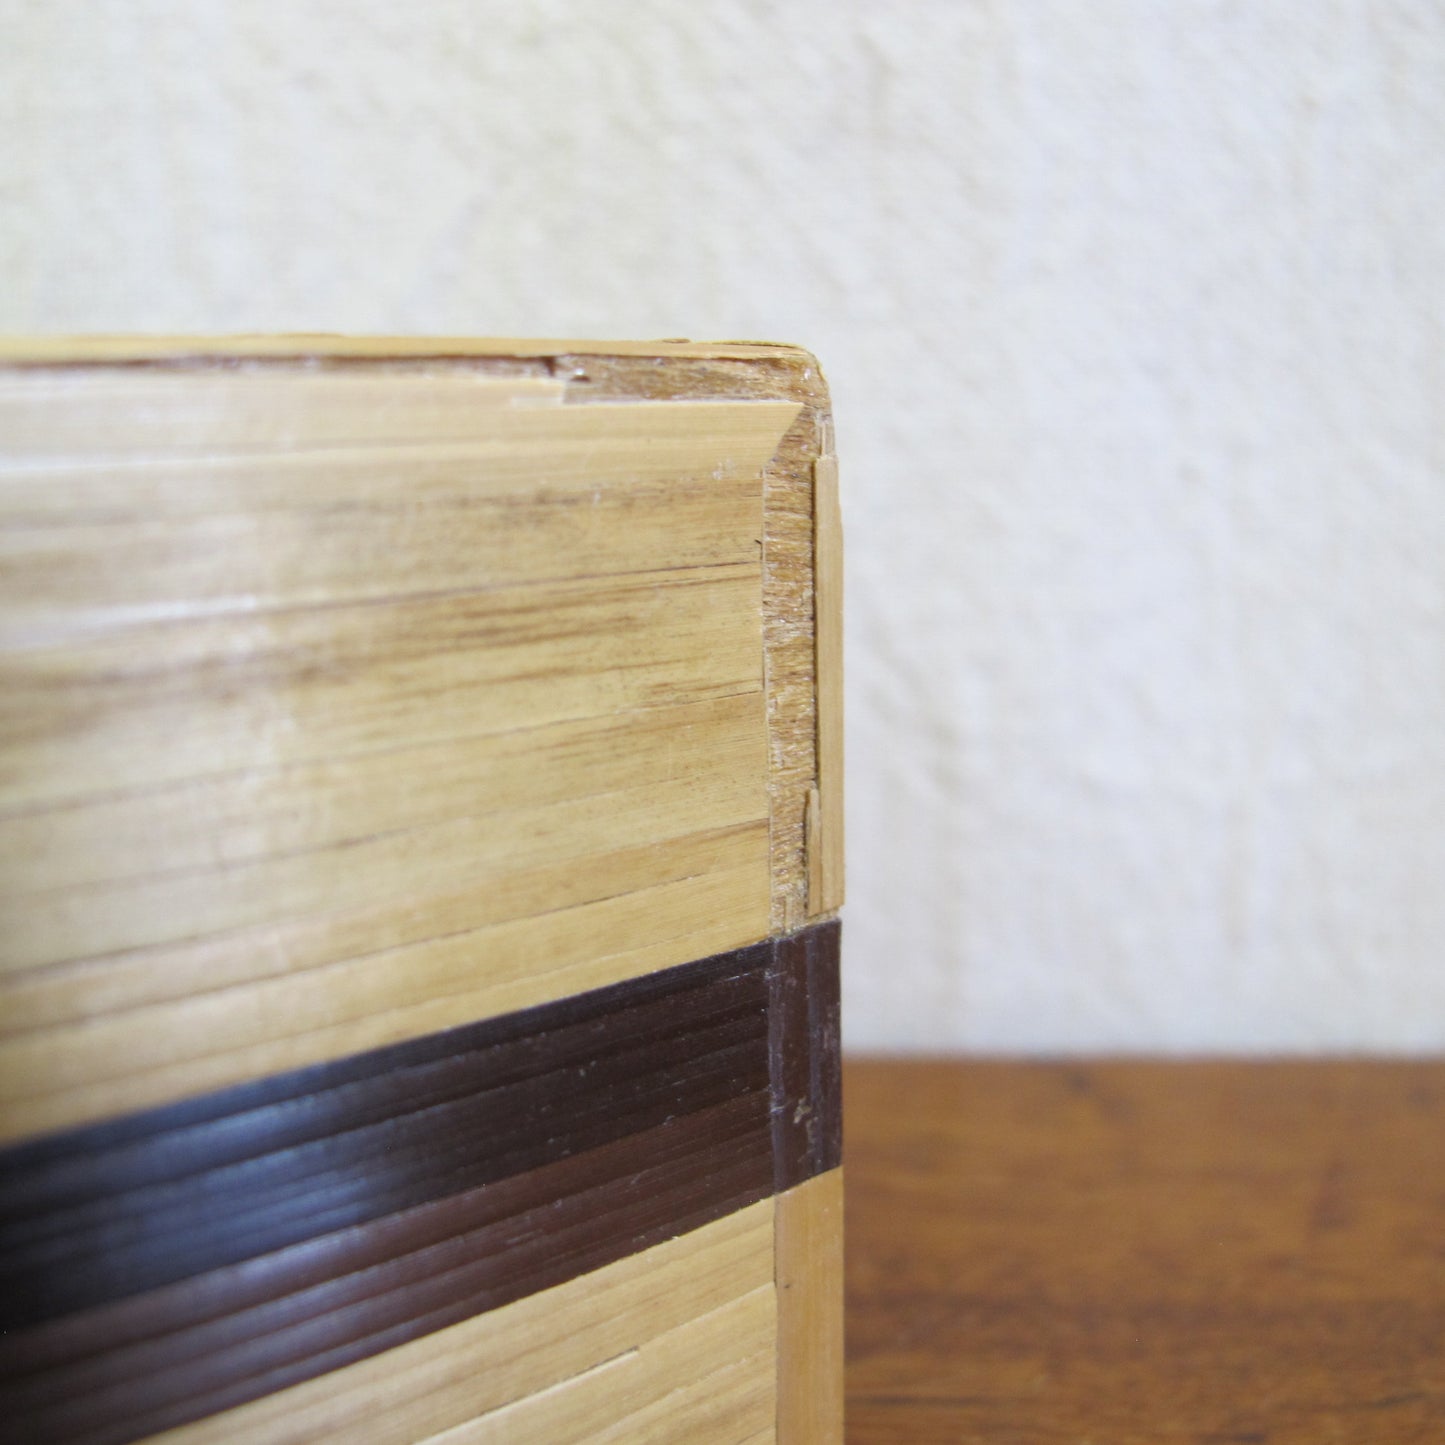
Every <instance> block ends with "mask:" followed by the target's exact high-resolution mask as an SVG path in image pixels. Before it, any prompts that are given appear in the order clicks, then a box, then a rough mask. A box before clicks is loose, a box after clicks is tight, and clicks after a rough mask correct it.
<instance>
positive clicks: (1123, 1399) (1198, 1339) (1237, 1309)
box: [844, 1060, 1445, 1445]
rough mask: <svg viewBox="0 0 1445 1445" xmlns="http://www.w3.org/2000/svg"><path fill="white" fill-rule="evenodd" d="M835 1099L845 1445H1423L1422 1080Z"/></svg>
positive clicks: (1435, 1139) (1438, 1307) (1443, 1223)
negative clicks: (839, 1142) (841, 1120)
mask: <svg viewBox="0 0 1445 1445" xmlns="http://www.w3.org/2000/svg"><path fill="white" fill-rule="evenodd" d="M844 1087H845V1095H844V1097H845V1111H846V1118H847V1138H846V1146H845V1147H846V1155H845V1162H846V1172H845V1177H846V1181H847V1229H848V1275H847V1287H848V1366H847V1395H848V1440H849V1441H850V1442H854V1445H872V1442H881V1441H909V1442H920V1445H927V1442H932V1441H939V1442H943V1441H946V1442H949V1445H969V1442H975V1441H978V1442H990V1445H1064V1442H1068V1445H1086V1442H1087V1445H1205V1442H1208V1445H1236V1442H1237V1445H1297V1442H1298V1445H1321V1442H1334V1441H1342V1442H1349V1445H1373V1442H1390V1445H1406V1442H1420V1445H1445V1064H1435V1063H1376V1062H1311V1063H1202V1064H1198V1063H1189V1064H1180V1063H1060V1064H1027V1063H1024V1064H1020V1063H974V1062H908V1063H902V1062H890V1061H874V1060H858V1061H854V1062H851V1063H850V1064H849V1065H848V1067H847V1069H846V1072H845V1085H844Z"/></svg>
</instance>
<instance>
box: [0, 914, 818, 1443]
mask: <svg viewBox="0 0 1445 1445" xmlns="http://www.w3.org/2000/svg"><path fill="white" fill-rule="evenodd" d="M837 945H838V930H837V925H836V924H826V925H822V926H820V927H819V928H816V929H812V930H808V931H807V932H805V933H804V934H801V935H796V936H795V937H794V938H791V939H784V940H778V941H775V942H768V943H763V944H757V945H754V946H753V947H751V948H746V949H740V950H737V951H735V952H732V953H728V954H723V955H719V956H718V957H716V958H711V959H706V960H702V961H700V962H698V963H693V964H688V965H684V966H683V967H681V968H676V969H670V970H667V971H665V972H663V973H660V974H654V975H650V976H648V977H646V978H643V979H638V980H632V981H629V982H626V983H623V984H618V985H616V986H614V987H611V988H606V989H600V990H597V991H595V992H593V993H589V994H583V995H578V996H575V997H573V998H569V999H564V1000H561V1001H559V1002H557V1003H554V1004H547V1005H544V1006H542V1007H540V1008H535V1009H528V1010H525V1011H524V1012H521V1013H518V1014H513V1015H509V1016H507V1017H506V1018H502V1019H494V1020H488V1021H486V1022H484V1023H480V1024H475V1025H470V1026H468V1027H465V1028H461V1029H453V1030H448V1031H447V1032H446V1033H443V1034H437V1035H433V1036H431V1037H429V1038H426V1039H420V1040H415V1041H412V1042H409V1043H406V1044H401V1045H397V1046H395V1047H392V1048H388V1049H382V1050H377V1051H374V1052H372V1053H368V1054H364V1055H357V1056H355V1057H353V1058H350V1059H345V1060H341V1061H338V1062H336V1063H333V1064H326V1065H322V1066H320V1067H317V1068H312V1069H306V1070H301V1071H297V1072H295V1073H291V1074H287V1075H284V1076H276V1077H274V1078H270V1079H266V1080H262V1081H260V1082H258V1083H256V1084H251V1085H245V1086H243V1087H241V1088H237V1089H230V1090H226V1091H224V1092H222V1093H217V1094H212V1095H209V1096H207V1097H205V1098H201V1099H195V1100H188V1101H186V1102H185V1103H182V1104H178V1105H174V1106H171V1107H169V1108H165V1109H157V1110H151V1111H148V1112H147V1113H145V1114H137V1115H133V1116H129V1117H127V1118H124V1119H119V1120H114V1121H111V1122H108V1123H106V1124H102V1125H98V1126H94V1127H91V1128H87V1129H82V1130H75V1131H71V1132H69V1133H66V1134H63V1135H57V1136H52V1137H50V1138H47V1139H43V1140H39V1141H36V1142H34V1143H31V1144H26V1145H23V1146H20V1147H18V1148H13V1149H10V1150H7V1151H4V1153H3V1154H0V1323H3V1328H4V1331H5V1333H4V1334H3V1335H0V1409H3V1410H4V1412H5V1414H4V1418H5V1419H6V1422H7V1429H11V1430H14V1431H15V1432H16V1438H21V1439H26V1440H35V1441H47V1440H57V1441H60V1440H64V1441H87V1442H105V1441H110V1442H117V1445H120V1442H125V1441H129V1440H135V1439H139V1438H142V1437H143V1436H145V1435H149V1434H153V1433H155V1432H157V1431H160V1430H163V1429H168V1428H170V1427H172V1426H174V1425H178V1424H182V1423H185V1422H186V1421H189V1420H194V1419H199V1418H201V1417H203V1416H205V1415H209V1414H214V1413H216V1412H218V1411H221V1410H225V1409H229V1408H231V1407H233V1406H235V1405H238V1404H241V1403H244V1402H245V1401H247V1400H251V1399H256V1398H258V1397H260V1396H262V1395H265V1394H269V1393H271V1392H273V1391H275V1390H279V1389H283V1388H285V1387H286V1386H288V1385H292V1384H296V1383H299V1382H300V1381H302V1380H305V1379H310V1378H312V1377H314V1376H316V1375H319V1374H323V1373H325V1372H327V1371H329V1370H333V1369H337V1368H339V1367H340V1366H342V1365H345V1364H349V1363H352V1362H353V1361H356V1360H360V1359H364V1358H366V1357H367V1356H369V1355H373V1354H376V1353H378V1352H380V1351H381V1350H385V1349H389V1348H392V1347H393V1346H395V1345H397V1344H401V1343H404V1342H405V1341H407V1340H411V1339H415V1338H417V1337H419V1336H420V1335H423V1334H427V1333H429V1332H431V1331H433V1330H437V1329H441V1328H443V1327H445V1326H446V1325H449V1324H453V1323H456V1322H458V1321H460V1320H463V1319H467V1318H469V1317H471V1316H472V1315H475V1314H478V1313H481V1312H482V1311H485V1310H488V1309H494V1308H496V1307H498V1306H499V1305H502V1304H505V1303H508V1302H510V1301H512V1300H515V1299H519V1298H522V1297H524V1296H525V1295H528V1294H531V1293H534V1292H535V1291H537V1290H539V1289H545V1288H548V1287H550V1286H551V1285H554V1284H560V1283H562V1282H564V1281H565V1280H567V1279H571V1278H573V1277H575V1276H576V1275H578V1274H581V1273H584V1272H586V1271H588V1270H592V1269H596V1268H599V1267H600V1266H601V1265H603V1264H606V1263H609V1262H611V1261H613V1260H615V1259H619V1258H622V1257H624V1256H626V1255H628V1254H631V1253H633V1252H635V1251H637V1250H639V1249H644V1248H647V1247H648V1246H649V1245H651V1244H654V1243H658V1242H660V1241H661V1240H663V1239H667V1238H670V1237H672V1236H674V1235H677V1234H679V1233H681V1232H683V1231H685V1230H688V1229H692V1228H696V1227H698V1226H699V1225H701V1224H703V1223H706V1222H708V1221H710V1220H713V1219H717V1218H720V1217H721V1216H722V1215H724V1214H727V1213H730V1212H732V1211H733V1210H735V1209H738V1208H741V1207H742V1206H743V1205H745V1204H748V1203H751V1202H753V1201H755V1200H757V1199H760V1198H763V1197H764V1196H765V1195H767V1194H768V1193H769V1192H771V1191H772V1190H773V1189H775V1188H785V1187H788V1186H789V1185H790V1184H792V1183H796V1182H799V1181H800V1180H801V1179H803V1178H807V1177H808V1176H809V1175H810V1174H811V1173H816V1172H818V1171H819V1170H821V1169H826V1168H831V1167H832V1166H833V1165H834V1164H836V1163H837V1162H838V1149H839V1143H840V1135H839V1129H838V1122H839V1109H838V1081H837V951H838V949H837Z"/></svg>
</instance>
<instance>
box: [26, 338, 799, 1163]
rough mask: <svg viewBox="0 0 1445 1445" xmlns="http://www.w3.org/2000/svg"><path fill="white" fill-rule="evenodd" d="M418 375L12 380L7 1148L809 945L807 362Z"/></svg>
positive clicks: (716, 354)
mask: <svg viewBox="0 0 1445 1445" xmlns="http://www.w3.org/2000/svg"><path fill="white" fill-rule="evenodd" d="M168 345H169V344H168V343H166V344H162V343H157V344H156V346H155V347H154V348H152V352H151V354H153V355H170V354H172V353H171V352H170V351H168ZM203 349H204V348H203ZM183 350H184V348H183ZM406 351H407V348H405V347H403V348H401V350H400V351H393V350H391V349H389V346H388V344H385V343H377V345H376V347H375V348H373V349H368V347H367V346H364V345H360V344H358V345H357V346H355V347H351V346H349V345H346V344H340V343H338V346H337V348H336V350H335V351H334V352H330V353H322V354H321V360H320V362H318V360H317V358H316V357H315V356H310V357H308V359H307V362H306V364H305V365H297V364H295V363H292V362H286V361H280V360H276V361H264V360H261V361H258V360H254V359H252V360H245V361H238V362H236V363H234V364H231V365H228V366H219V365H216V364H212V363H205V364H202V363H192V364H186V365H181V364H161V365H158V364H144V365H136V364H132V365H124V366H122V365H113V366H112V365H103V364H96V362H95V358H96V357H97V356H109V355H111V354H113V352H114V345H113V344H112V343H104V342H101V343H94V344H93V345H92V344H91V343H77V344H76V347H75V349H74V350H73V352H71V353H66V352H65V350H64V347H63V346H62V347H60V349H59V350H58V351H57V350H56V349H55V348H53V347H52V348H47V347H45V346H41V347H40V348H39V349H38V352H36V353H34V354H31V355H29V357H28V360H29V361H30V362H31V363H32V364H30V365H28V366H27V365H21V364H14V365H12V366H11V368H10V370H8V371H4V372H0V416H3V420H4V427H3V434H4V435H5V437H6V443H5V454H4V458H3V460H0V618H3V622H0V684H3V685H0V910H3V914H4V919H5V924H6V926H5V928H4V930H3V933H0V938H3V943H0V1139H6V1138H8V1139H15V1138H21V1137H25V1136H26V1135H29V1134H34V1133H37V1132H40V1131H44V1130H47V1129H55V1128H62V1127H68V1126H71V1125H74V1124H77V1123H80V1122H83V1121H85V1120H87V1119H92V1118H99V1117H103V1116H104V1115H106V1114H108V1113H113V1112H116V1111H118V1110H124V1109H132V1108H142V1107H146V1106H148V1105H151V1104H155V1103H160V1102H163V1101H165V1100H167V1099H171V1098H178V1097H181V1096H183V1095H184V1094H186V1093H190V1092H195V1091H197V1090H202V1089H208V1088H215V1087H218V1086H222V1085H224V1084H227V1083H230V1082H233V1081H238V1080H242V1079H246V1078H254V1077H259V1076H262V1075H264V1074H266V1073H268V1072H273V1071H277V1070H284V1069H289V1068H294V1067H298V1066H302V1065H304V1064H306V1063H309V1062H313V1061H316V1060H321V1059H325V1058H330V1057H338V1056H341V1055H344V1054H346V1053H350V1052H354V1051H357V1050H361V1049H366V1048H371V1047H376V1046H378V1045H380V1044H384V1043H386V1042H389V1041H390V1040H392V1039H397V1038H404V1037H408V1036H416V1035H420V1034H423V1033H427V1032H430V1031H433V1030H435V1029H438V1028H443V1027H446V1026H448V1025H449V1024H453V1023H458V1022H462V1021H465V1020H468V1019H472V1018H477V1017H482V1016H485V1015H487V1014H493V1013H498V1012H502V1011H505V1010H508V1009H515V1008H519V1007H525V1006H527V1005H530V1004H533V1003H537V1002H540V1001H543V1000H545V999H546V998H549V997H556V996H558V995H560V994H563V993H566V992H569V991H575V990H579V989H583V988H589V987H595V986H598V985H601V984H604V983H607V982H610V981H612V980H615V979H618V978H624V977H628V976H632V975H635V974H638V973H642V972H646V971H649V970H652V969H656V968H662V967H667V966H670V965H672V964H676V963H679V962H682V961H685V960H686V959H688V958H694V957H698V956H702V955H706V954H710V953H713V952H717V951H719V950H721V949H724V948H728V947H733V946H737V945H740V944H743V943H746V942H749V941H751V940H753V939H756V938H761V937H764V936H766V935H767V934H768V933H769V931H770V930H772V929H774V928H775V926H776V925H778V924H779V922H780V921H781V920H783V919H784V918H785V916H796V915H797V910H796V908H793V907H791V906H790V904H789V902H788V900H789V899H795V898H797V897H799V896H800V895H801V890H802V887H803V882H802V877H803V853H802V798H803V795H804V793H805V792H806V788H807V786H809V785H810V784H811V782H812V774H813V771H814V756H813V747H812V743H811V736H808V737H806V739H805V737H804V735H805V734H811V731H812V728H813V708H812V665H811V660H810V659H808V660H803V659H801V658H800V657H799V655H798V653H799V646H800V642H807V643H810V642H811V634H812V626H811V616H810V615H808V616H807V622H806V625H805V626H802V627H800V626H799V625H798V623H797V622H796V621H795V620H794V619H793V618H792V617H791V616H790V617H788V618H778V617H777V616H775V614H776V612H777V609H778V608H779V607H783V606H786V607H788V608H792V609H796V607H797V604H798V602H799V599H800V597H801V596H802V594H803V593H804V592H809V591H810V588H811V564H810V559H809V558H807V557H804V558H803V559H802V565H801V566H799V562H798V559H797V557H796V554H797V551H798V545H799V541H800V540H802V539H803V538H805V537H810V536H811V499H810V498H805V497H803V496H802V495H801V493H800V492H799V488H798V477H799V475H800V474H801V473H802V472H803V471H804V470H806V468H807V467H808V466H809V465H810V464H811V456H812V455H813V454H814V453H815V451H816V445H817V439H818V437H819V436H820V435H821V430H820V428H821V423H820V422H819V421H818V417H819V415H820V411H819V398H820V397H821V390H820V386H821V383H820V382H818V381H817V379H816V374H815V371H813V370H810V359H808V358H801V359H800V357H801V354H799V353H794V352H791V351H788V350H787V349H784V348H767V347H757V348H743V349H742V351H741V352H739V353H737V354H734V349H732V348H723V349H722V350H721V351H713V350H709V349H707V348H692V349H687V348H684V349H683V350H682V351H681V352H679V353H678V354H677V355H676V356H675V357H673V358H672V359H670V360H668V361H667V363H666V364H665V365H660V364H659V360H658V357H657V356H656V355H653V356H651V357H650V358H649V359H647V360H643V359H642V358H640V357H638V356H636V355H630V356H629V355H628V354H627V351H628V348H621V349H620V350H619V351H618V352H616V353H615V354H609V355H592V354H588V353H586V352H585V351H581V350H579V351H578V352H577V354H576V356H575V357H570V358H569V357H546V358H542V357H539V356H537V355H536V353H535V352H527V351H526V349H525V348H523V349H521V350H519V351H518V353H517V354H515V355H512V356H510V357H509V356H508V355H507V354H506V353H505V350H501V351H499V350H496V349H488V348H485V347H484V348H481V349H479V350H478V351H476V352H475V353H473V354H471V355H470V356H469V357H464V358H463V359H456V358H452V359H450V360H447V359H444V357H442V356H440V355H437V356H432V357H430V358H424V357H421V356H419V355H414V359H412V360H398V357H402V356H403V355H404V354H405V353H406ZM411 351H412V352H413V353H415V352H416V348H411ZM212 352H213V353H215V354H217V355H219V354H222V353H224V346H221V347H219V349H218V348H217V347H212ZM143 353H144V348H142V352H141V353H138V354H143ZM185 354H187V355H198V354H199V353H191V352H187V353H185ZM256 354H264V355H268V356H276V355H286V354H287V353H286V352H285V347H284V345H283V346H282V347H281V348H280V350H279V352H278V348H277V346H275V345H272V344H269V343H268V344H267V345H265V346H261V347H260V352H259V353H252V355H253V356H254V355H256ZM291 354H293V355H294V354H297V353H295V352H293V353H291ZM234 355H235V356H237V357H245V356H246V355H247V353H246V351H245V349H244V348H243V349H242V350H240V351H238V352H236V353H234ZM458 355H459V356H460V355H461V353H458ZM662 355H664V356H666V355H668V353H667V352H666V349H664V351H663V353H662ZM47 358H49V360H47ZM63 358H68V359H69V360H70V361H71V362H73V363H74V362H76V361H77V360H80V361H84V362H85V363H86V364H72V365H70V366H65V365H60V364H56V363H57V362H58V361H59V360H60V359H63ZM367 358H371V359H367ZM11 359H12V361H15V362H17V363H18V361H20V360H22V359H25V358H21V357H17V355H16V354H15V352H14V350H13V349H12V353H11ZM37 362H45V364H35V363H37ZM810 388H811V389H810ZM760 541H761V543H762V547H761V550H760V547H759V543H760Z"/></svg>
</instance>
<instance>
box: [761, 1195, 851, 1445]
mask: <svg viewBox="0 0 1445 1445" xmlns="http://www.w3.org/2000/svg"><path fill="white" fill-rule="evenodd" d="M774 1207H775V1210H776V1215H775V1219H776V1223H775V1225H774V1231H775V1235H776V1250H777V1274H776V1278H777V1286H778V1441H779V1445H842V1442H843V1171H842V1170H841V1169H831V1170H829V1171H828V1173H826V1174H819V1175H816V1176H815V1177H814V1178H812V1179H809V1180H808V1181H806V1182H805V1183H803V1184H798V1185H795V1186H794V1187H793V1188H792V1189H789V1190H786V1191H785V1192H784V1193H782V1194H779V1195H778V1196H777V1197H776V1199H775V1201H774Z"/></svg>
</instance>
